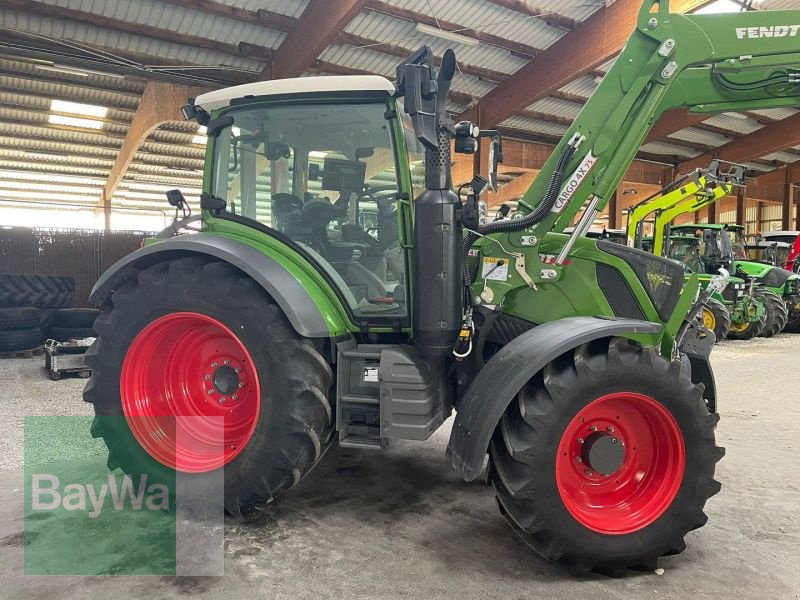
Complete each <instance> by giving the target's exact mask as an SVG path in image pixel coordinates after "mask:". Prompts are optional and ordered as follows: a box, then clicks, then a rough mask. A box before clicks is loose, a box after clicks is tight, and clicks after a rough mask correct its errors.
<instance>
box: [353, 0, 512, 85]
mask: <svg viewBox="0 0 800 600" xmlns="http://www.w3.org/2000/svg"><path fill="white" fill-rule="evenodd" d="M345 31H346V32H347V33H351V34H353V35H358V36H360V37H363V38H367V39H371V40H375V41H377V42H384V43H391V44H393V45H395V46H401V47H403V48H406V49H408V51H409V54H410V53H411V52H413V51H414V50H416V49H417V48H419V47H420V46H421V45H422V44H428V45H429V46H431V48H432V49H433V51H434V52H435V53H436V54H437V55H438V56H441V55H442V53H443V52H444V51H445V50H446V49H447V48H453V49H454V50H455V52H456V56H458V61H459V63H461V64H464V65H472V66H476V67H481V68H484V69H489V70H493V71H497V72H498V73H501V74H506V75H509V74H511V73H514V72H515V71H517V69H519V68H520V67H522V66H523V65H525V64H526V63H527V60H525V59H524V58H520V57H517V56H514V55H513V54H511V53H510V52H509V51H507V50H503V49H502V48H497V47H496V46H489V45H488V44H481V45H479V46H467V45H465V44H458V43H453V42H449V41H447V40H443V39H440V38H436V37H432V36H429V35H424V34H420V33H419V32H418V31H417V30H416V29H415V27H414V23H412V22H410V21H406V20H404V19H398V18H394V17H391V16H389V15H385V14H383V13H377V12H372V11H366V12H363V13H361V14H358V15H356V16H355V18H354V19H353V20H352V21H351V22H350V23H349V24H348V25H347V27H346V28H345ZM394 60H395V61H396V62H397V61H398V59H397V57H395V59H394Z"/></svg>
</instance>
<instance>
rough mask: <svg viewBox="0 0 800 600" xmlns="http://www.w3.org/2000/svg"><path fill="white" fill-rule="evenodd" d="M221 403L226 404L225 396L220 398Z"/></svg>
mask: <svg viewBox="0 0 800 600" xmlns="http://www.w3.org/2000/svg"><path fill="white" fill-rule="evenodd" d="M219 403H220V404H224V403H225V396H220V397H219Z"/></svg>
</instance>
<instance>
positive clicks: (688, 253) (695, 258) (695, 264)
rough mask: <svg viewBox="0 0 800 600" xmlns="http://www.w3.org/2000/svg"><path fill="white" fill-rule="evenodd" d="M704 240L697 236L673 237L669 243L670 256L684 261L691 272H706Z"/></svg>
mask: <svg viewBox="0 0 800 600" xmlns="http://www.w3.org/2000/svg"><path fill="white" fill-rule="evenodd" d="M704 252H705V248H704V244H703V242H702V240H700V239H696V238H672V239H671V240H670V245H669V256H670V258H673V259H675V260H677V261H680V262H682V263H683V265H684V267H685V268H686V270H687V271H689V272H690V273H705V271H706V268H705V265H704V264H703V258H702V257H703V254H704Z"/></svg>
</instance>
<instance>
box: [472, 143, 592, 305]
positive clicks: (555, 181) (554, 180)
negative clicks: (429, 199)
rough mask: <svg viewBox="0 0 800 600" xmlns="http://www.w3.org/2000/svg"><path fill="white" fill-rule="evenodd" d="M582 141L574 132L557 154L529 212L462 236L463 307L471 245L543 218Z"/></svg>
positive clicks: (557, 192) (484, 226) (524, 226)
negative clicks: (541, 192) (540, 194)
mask: <svg viewBox="0 0 800 600" xmlns="http://www.w3.org/2000/svg"><path fill="white" fill-rule="evenodd" d="M582 141H583V138H582V136H581V135H580V134H578V133H576V134H575V135H573V136H572V138H571V139H570V141H569V142H568V143H567V145H566V146H564V149H563V150H562V152H561V156H559V158H558V162H557V163H556V168H555V169H554V170H553V174H552V175H551V176H550V181H549V183H548V185H547V191H546V192H545V195H544V198H543V199H542V201H541V202H540V203H539V204H538V205H537V206H536V208H535V209H534V210H533V211H532V212H531V213H529V214H527V215H525V216H524V217H522V218H519V219H503V220H501V221H493V222H491V223H487V224H486V225H483V226H482V227H479V228H478V229H477V232H473V231H470V232H468V233H467V235H466V236H465V237H464V242H463V245H462V252H463V260H462V265H463V267H462V272H463V278H464V291H465V299H464V300H465V304H464V306H465V307H466V306H470V305H471V304H472V302H471V298H470V296H471V294H470V293H469V286H470V283H471V281H472V277H471V276H470V272H469V267H468V265H467V257H468V256H469V250H470V248H472V245H473V244H474V243H475V241H476V240H477V239H478V238H479V237H480V236H483V235H489V234H491V233H505V232H510V231H520V230H522V229H527V228H528V227H532V226H533V225H536V224H537V223H538V222H539V221H541V220H542V219H544V218H545V217H546V216H547V214H548V213H549V212H550V211H551V210H552V208H553V206H554V205H555V203H556V200H557V199H558V195H559V193H560V191H561V186H562V185H563V183H564V171H565V170H566V168H567V166H568V165H569V162H570V161H571V160H572V157H573V156H575V152H576V151H577V150H578V146H579V145H580V143H581V142H582Z"/></svg>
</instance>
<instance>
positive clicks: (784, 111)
mask: <svg viewBox="0 0 800 600" xmlns="http://www.w3.org/2000/svg"><path fill="white" fill-rule="evenodd" d="M798 3H799V4H800V0H798ZM748 112H751V113H753V114H754V115H761V116H763V117H767V118H768V119H775V120H778V121H780V120H781V119H788V118H789V117H791V116H792V115H796V114H797V113H798V111H797V110H796V109H794V108H763V109H760V110H751V111H748Z"/></svg>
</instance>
